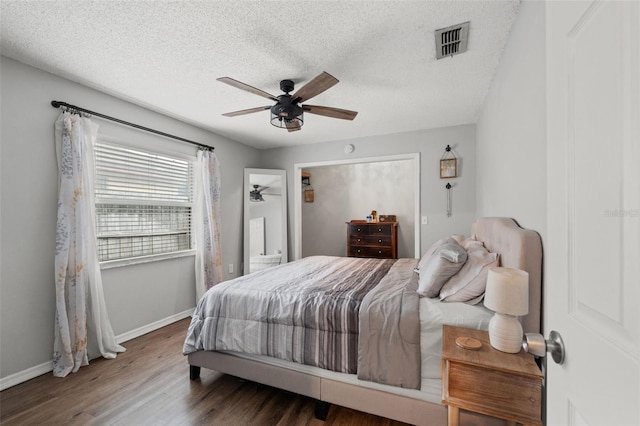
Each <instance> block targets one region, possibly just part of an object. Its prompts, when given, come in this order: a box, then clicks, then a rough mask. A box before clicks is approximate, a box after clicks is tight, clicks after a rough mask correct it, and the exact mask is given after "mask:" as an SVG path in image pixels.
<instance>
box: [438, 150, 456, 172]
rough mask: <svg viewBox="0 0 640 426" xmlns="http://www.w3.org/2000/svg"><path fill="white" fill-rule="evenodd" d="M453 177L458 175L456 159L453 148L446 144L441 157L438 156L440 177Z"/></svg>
mask: <svg viewBox="0 0 640 426" xmlns="http://www.w3.org/2000/svg"><path fill="white" fill-rule="evenodd" d="M455 177H458V159H457V158H456V156H455V154H454V152H453V148H451V147H450V146H449V145H447V147H446V148H445V149H444V154H443V155H442V158H440V179H449V178H455Z"/></svg>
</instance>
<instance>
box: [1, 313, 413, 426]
mask: <svg viewBox="0 0 640 426" xmlns="http://www.w3.org/2000/svg"><path fill="white" fill-rule="evenodd" d="M189 320H190V319H189V318H187V319H185V320H182V321H179V322H176V323H174V324H171V325H169V326H167V327H164V328H162V329H160V330H156V331H154V332H152V333H149V334H146V335H144V336H141V337H138V338H136V339H133V340H130V341H128V342H126V343H125V344H124V346H125V347H126V348H127V351H126V352H125V353H122V354H119V355H118V357H117V358H116V359H115V360H105V359H95V360H93V361H91V363H90V365H89V366H87V367H82V368H81V369H80V371H78V372H77V373H75V374H70V375H69V376H67V377H66V378H64V379H61V378H56V377H53V375H52V374H51V373H49V374H45V375H43V376H40V377H37V378H35V379H32V380H29V381H28V382H25V383H22V384H19V385H17V386H14V387H12V388H9V389H6V390H4V391H2V392H0V423H1V424H2V425H6V426H10V425H122V426H124V425H127V426H135V425H153V426H155V425H316V426H320V425H388V426H391V425H393V426H400V425H404V423H399V422H394V421H391V420H388V419H384V418H381V417H377V416H372V415H369V414H365V413H361V412H358V411H354V410H350V409H347V408H343V407H339V406H335V405H332V406H331V408H330V410H329V415H328V417H327V420H326V421H324V422H323V421H320V420H318V419H316V418H315V417H314V406H315V401H314V400H313V399H310V398H306V397H303V396H299V395H296V394H292V393H289V392H285V391H281V390H278V389H274V388H270V387H264V386H262V387H258V386H257V385H256V384H255V383H252V382H248V381H244V380H241V379H238V378H235V377H232V376H227V375H222V374H219V373H216V372H213V371H211V370H207V369H202V373H201V375H200V379H198V380H195V381H191V380H189V366H188V364H187V359H186V357H185V356H183V355H182V343H183V340H184V336H185V333H186V329H187V327H188V325H189Z"/></svg>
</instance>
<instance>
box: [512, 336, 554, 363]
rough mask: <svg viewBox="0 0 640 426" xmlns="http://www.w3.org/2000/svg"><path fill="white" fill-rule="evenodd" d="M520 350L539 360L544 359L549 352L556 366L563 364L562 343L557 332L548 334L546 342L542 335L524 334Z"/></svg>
mask: <svg viewBox="0 0 640 426" xmlns="http://www.w3.org/2000/svg"><path fill="white" fill-rule="evenodd" d="M522 348H523V349H524V350H525V352H529V353H530V354H532V355H534V356H537V357H540V358H544V357H545V356H546V355H547V352H549V353H550V354H551V358H552V359H553V360H554V361H555V363H556V364H560V365H562V363H563V362H564V342H563V341H562V337H561V336H560V333H558V332H557V331H552V332H551V333H549V339H548V340H545V338H544V336H543V335H542V334H538V333H526V334H525V335H524V339H522Z"/></svg>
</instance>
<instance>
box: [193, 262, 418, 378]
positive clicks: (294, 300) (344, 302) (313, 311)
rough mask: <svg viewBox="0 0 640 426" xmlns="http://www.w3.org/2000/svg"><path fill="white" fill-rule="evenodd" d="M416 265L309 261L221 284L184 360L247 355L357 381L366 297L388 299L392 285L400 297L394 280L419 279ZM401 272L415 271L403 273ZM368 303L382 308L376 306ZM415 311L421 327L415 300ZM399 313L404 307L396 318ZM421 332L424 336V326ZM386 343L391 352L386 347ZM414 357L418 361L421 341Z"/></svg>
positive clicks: (206, 300)
mask: <svg viewBox="0 0 640 426" xmlns="http://www.w3.org/2000/svg"><path fill="white" fill-rule="evenodd" d="M407 260H409V261H410V262H411V263H407V262H406V261H407ZM414 263H415V260H413V259H401V260H398V261H396V260H391V259H364V258H350V257H333V256H312V257H307V258H304V259H300V260H298V261H295V262H290V263H286V264H283V265H280V266H277V267H273V268H269V269H266V270H264V271H260V272H258V273H254V274H249V275H245V276H243V277H239V278H236V279H234V280H230V281H226V282H223V283H220V284H218V285H216V286H214V287H213V288H212V289H210V290H209V291H207V293H206V294H205V295H204V296H203V298H202V299H201V300H200V302H199V303H198V306H197V307H196V310H195V312H194V314H193V318H192V321H191V324H190V326H189V330H188V332H187V337H186V339H185V343H184V347H183V353H184V354H185V355H186V354H189V353H191V352H195V351H198V350H207V351H235V352H244V353H249V354H257V355H267V356H271V357H276V358H280V359H284V360H288V361H293V362H298V363H302V364H306V365H312V366H316V367H320V368H324V369H327V370H332V371H338V372H342V373H353V374H355V373H356V372H357V371H358V347H359V345H358V332H359V328H360V319H359V317H360V315H359V313H360V308H361V305H362V303H363V300H364V299H365V296H367V294H369V293H370V292H371V294H376V293H379V294H380V295H381V297H384V299H385V300H386V299H389V290H388V289H389V288H390V287H394V286H395V287H397V288H398V289H399V293H400V295H401V294H402V293H403V290H402V288H403V287H404V283H395V284H394V283H389V281H390V279H391V280H397V277H398V276H399V275H404V276H405V277H412V276H413V275H415V274H413V273H412V269H413V266H415V265H414ZM398 268H402V270H403V271H407V270H408V271H411V272H409V273H407V272H404V274H403V273H400V274H398ZM390 272H391V273H390ZM381 282H382V283H383V285H382V286H381V287H380V288H386V290H384V291H380V289H379V290H378V291H377V292H375V291H374V292H372V290H373V289H375V288H376V287H377V286H378V285H379V284H380V283H381ZM385 283H386V284H385ZM413 293H415V291H414V292H413ZM396 294H398V291H396ZM385 303H387V304H388V303H389V302H385ZM365 304H366V305H371V306H380V304H379V303H375V302H374V301H365ZM415 306H416V311H415V316H416V319H415V322H416V324H418V318H417V316H418V314H417V295H416V303H415ZM402 309H403V307H402V306H401V304H400V305H399V306H398V311H399V312H398V313H397V315H400V314H401V312H400V311H401V310H402ZM378 310H379V309H376V311H378ZM385 310H388V309H386V308H385ZM384 316H387V314H386V313H385V314H384ZM372 317H373V318H376V317H380V313H379V312H373V313H371V314H370V315H367V322H368V323H370V322H371V318H372ZM379 321H381V326H380V327H385V325H384V323H389V324H391V326H392V327H393V326H394V324H397V323H398V321H397V320H393V321H389V319H388V318H384V317H380V318H379ZM371 328H372V327H370V326H368V327H367V329H371ZM373 328H377V327H373ZM417 328H418V331H417V333H419V324H418V326H417ZM391 333H392V334H393V332H391ZM368 334H369V333H368ZM380 334H381V336H380V339H385V336H383V335H388V334H389V332H388V331H387V332H385V331H381V332H380ZM396 334H397V333H396ZM367 344H368V345H369V346H370V345H371V344H372V343H371V342H367ZM381 344H382V345H383V346H388V342H387V341H382V342H381ZM369 349H370V348H369ZM417 356H418V359H419V337H418V354H417ZM418 364H419V361H418ZM418 375H419V370H418Z"/></svg>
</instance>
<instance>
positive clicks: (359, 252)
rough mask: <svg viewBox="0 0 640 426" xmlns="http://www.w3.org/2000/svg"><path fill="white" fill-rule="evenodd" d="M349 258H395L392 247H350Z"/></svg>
mask: <svg viewBox="0 0 640 426" xmlns="http://www.w3.org/2000/svg"><path fill="white" fill-rule="evenodd" d="M349 256H351V257H379V258H385V259H388V258H393V250H392V249H391V247H370V246H369V247H358V246H351V247H349Z"/></svg>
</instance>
